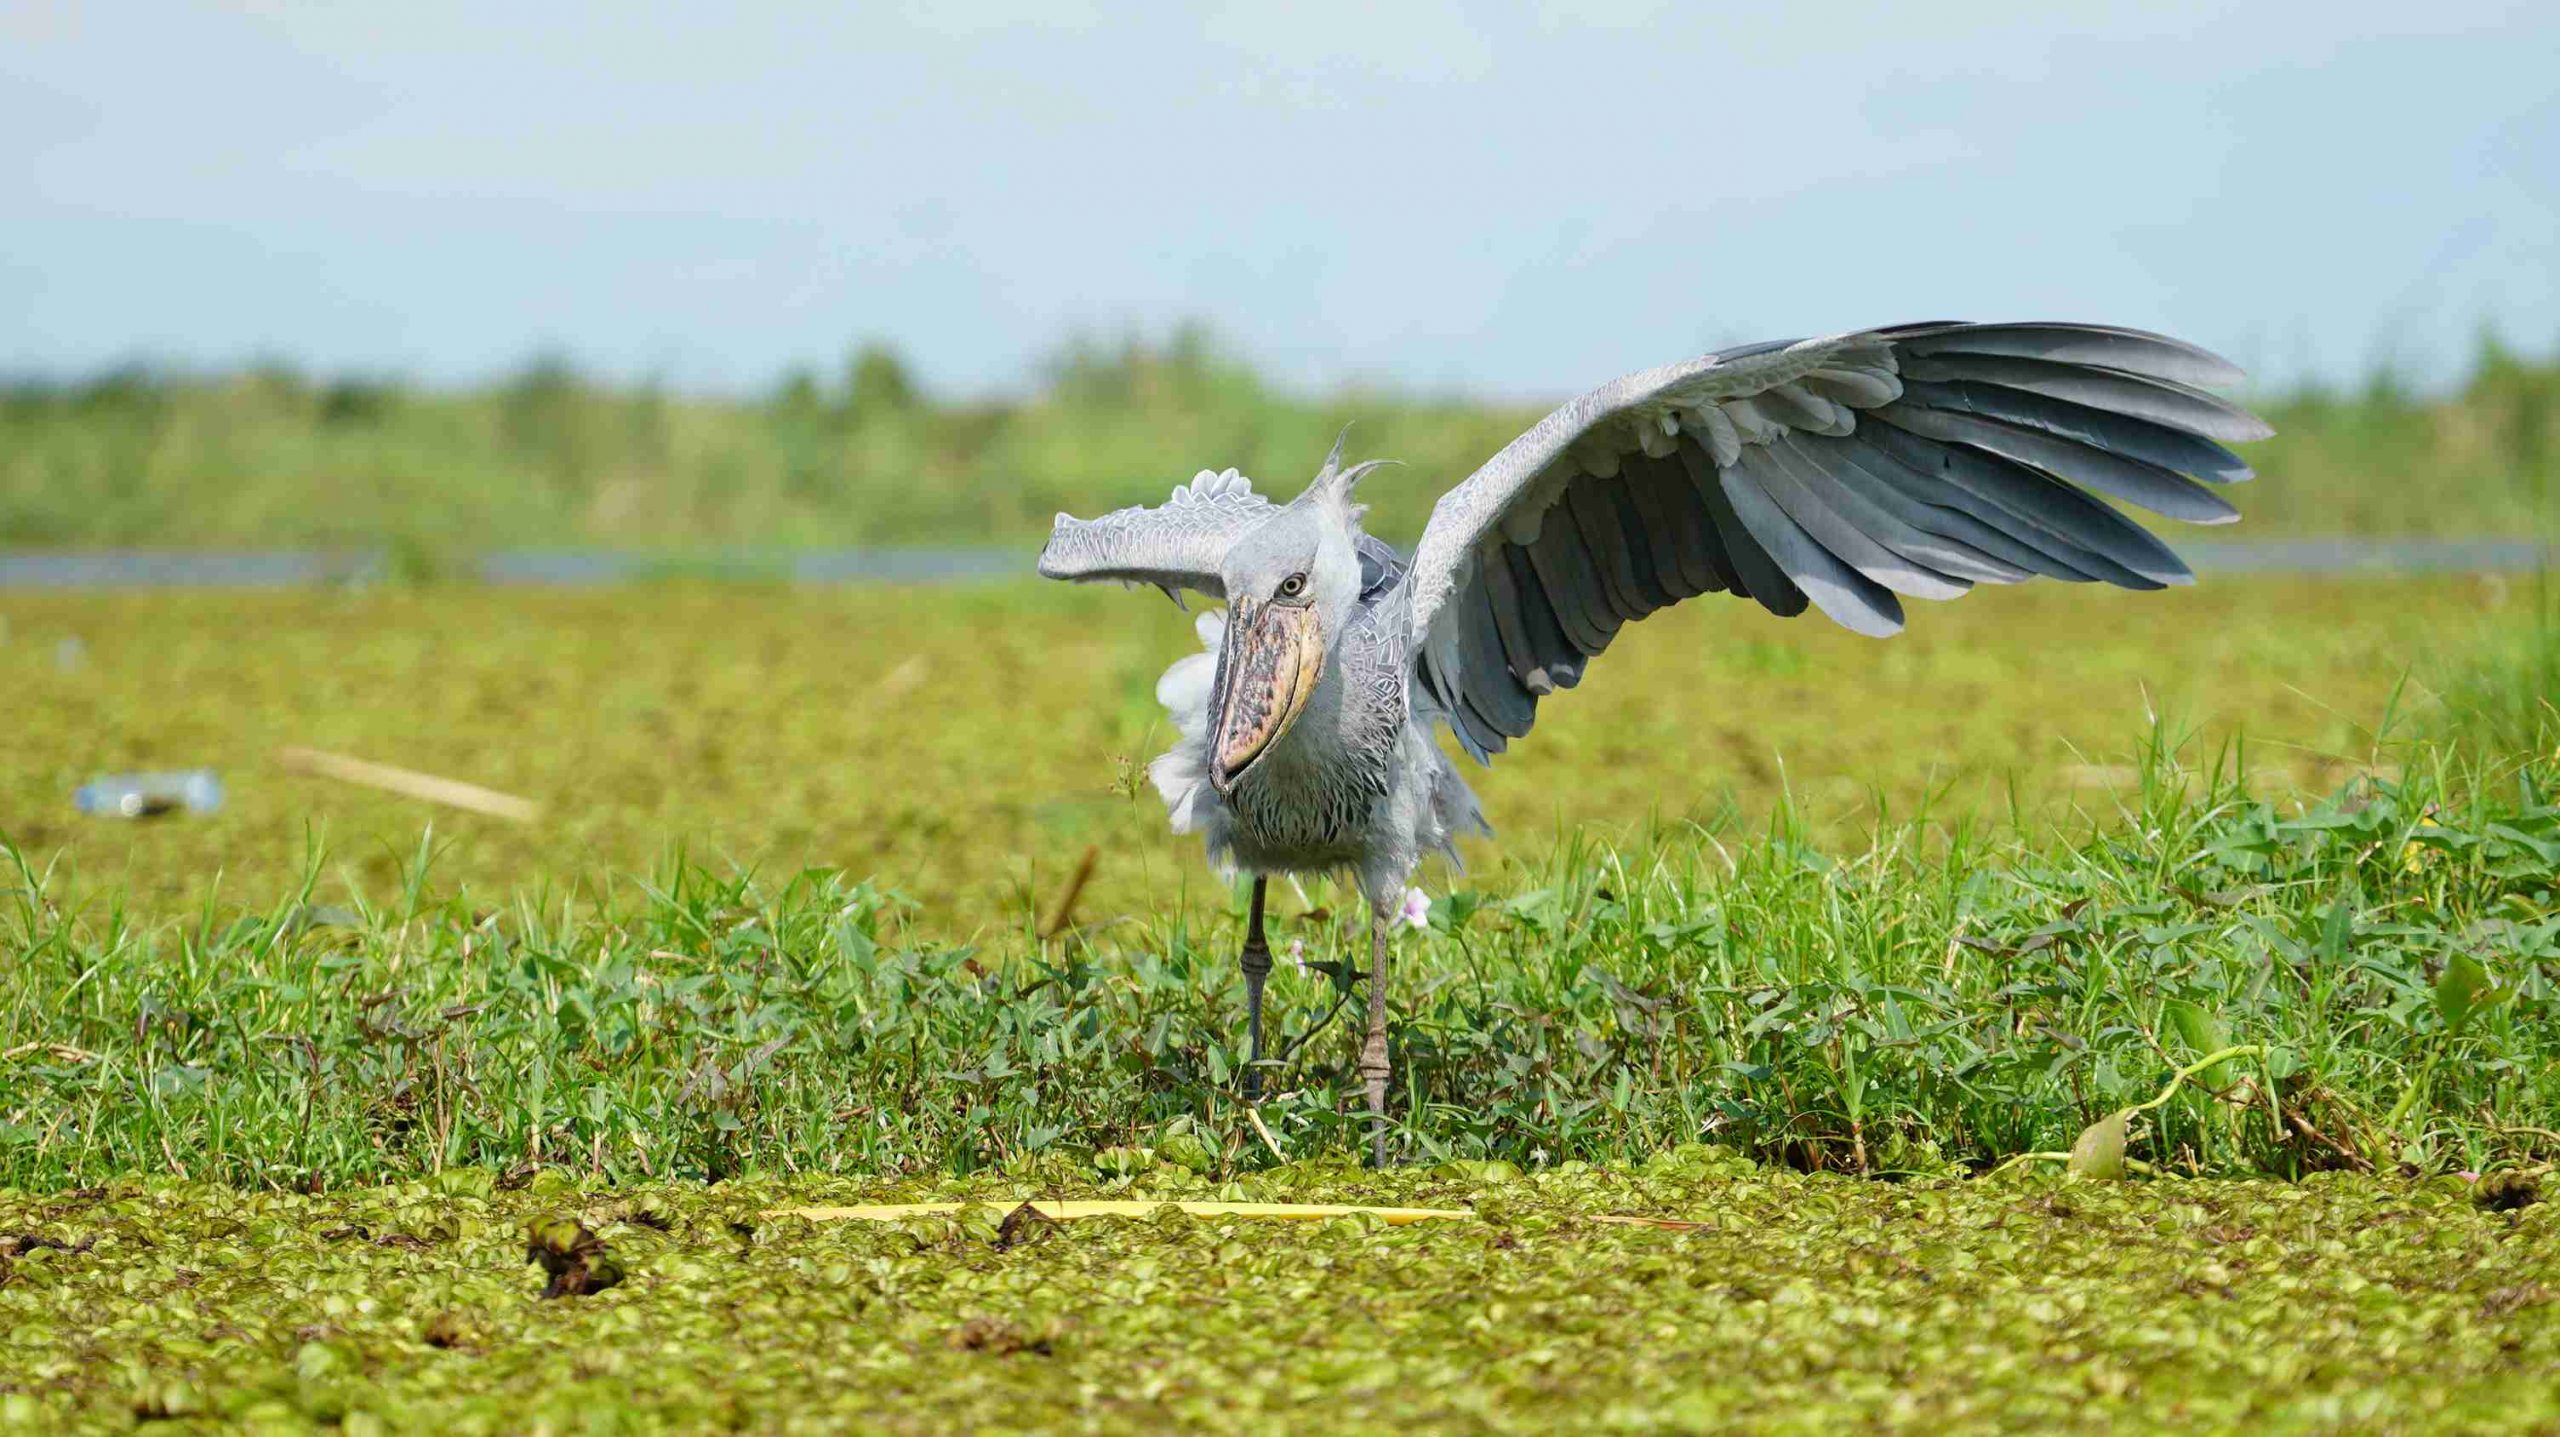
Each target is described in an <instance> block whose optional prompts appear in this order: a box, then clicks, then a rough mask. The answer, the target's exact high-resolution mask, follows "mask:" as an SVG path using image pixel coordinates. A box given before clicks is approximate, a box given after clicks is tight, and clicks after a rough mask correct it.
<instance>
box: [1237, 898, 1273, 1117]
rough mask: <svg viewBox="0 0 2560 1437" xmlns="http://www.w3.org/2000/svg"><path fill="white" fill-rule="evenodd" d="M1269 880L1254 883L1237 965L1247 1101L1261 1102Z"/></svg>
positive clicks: (1268, 957) (1268, 973)
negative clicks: (1264, 894) (1248, 1054)
mask: <svg viewBox="0 0 2560 1437" xmlns="http://www.w3.org/2000/svg"><path fill="white" fill-rule="evenodd" d="M1268 882H1269V880H1268V879H1262V878H1256V879H1255V880H1253V915H1252V916H1251V917H1250V918H1248V919H1246V920H1245V927H1244V952H1243V954H1242V955H1241V956H1239V957H1238V958H1237V960H1236V965H1237V966H1238V967H1240V968H1242V969H1244V1014H1245V1027H1246V1030H1247V1033H1248V1035H1249V1042H1250V1044H1251V1049H1252V1056H1251V1057H1250V1058H1249V1059H1247V1060H1246V1063H1245V1070H1244V1100H1245V1101H1246V1102H1248V1103H1254V1102H1260V1101H1261V1100H1262V985H1263V984H1264V983H1266V982H1268V981H1269V980H1270V978H1271V945H1270V944H1268V943H1265V942H1264V941H1263V940H1262V890H1263V886H1264V885H1265V884H1266V883H1268Z"/></svg>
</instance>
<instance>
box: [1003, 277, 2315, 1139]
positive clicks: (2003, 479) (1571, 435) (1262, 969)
mask: <svg viewBox="0 0 2560 1437" xmlns="http://www.w3.org/2000/svg"><path fill="white" fill-rule="evenodd" d="M2239 378H2240V375H2239V372H2238V371H2237V370H2236V369H2234V368H2233V367H2232V366H2231V365H2229V364H2227V363H2225V362H2224V361H2222V360H2220V359H2217V358H2215V357H2214V356H2212V355H2210V354H2207V353H2205V352H2204V351H2203V350H2200V349H2197V348H2195V347H2193V346H2191V345H2187V344H2184V343H2181V342H2179V341H2177V340H2173V339H2169V338H2166V337H2163V336H2161V335H2156V334H2146V333H2143V332H2141V331H2138V330H2130V329H2117V328H2111V327H2107V326H2101V325H2089V324H2056V323H2026V324H1959V323H1928V324H1906V325H1898V326H1895V327H1892V328H1887V329H1871V330H1862V331H1858V332H1856V333H1851V334H1841V335H1834V336H1831V337H1829V338H1822V339H1807V340H1799V341H1793V342H1783V341H1782V342H1777V343H1769V344H1753V345H1745V346H1743V347H1741V348H1738V349H1729V350H1725V351H1723V352H1721V353H1717V354H1710V355H1707V356H1705V357H1704V358H1701V359H1693V360H1690V361H1688V362H1686V363H1681V364H1671V365H1665V366H1663V367H1662V368H1659V369H1648V370H1645V371H1643V372H1642V373H1638V374H1630V375H1627V376H1626V377H1624V378H1621V379H1617V380H1614V381H1612V382H1610V383H1608V384H1604V385H1602V386H1601V387H1600V388H1598V389H1595V390H1592V391H1591V392H1590V393H1588V394H1585V395H1583V396H1581V397H1580V398H1578V399H1575V400H1573V401H1572V402H1571V403H1569V404H1566V405H1565V406H1564V407H1563V408H1561V409H1558V410H1556V411H1555V412H1554V413H1553V414H1550V415H1548V416H1547V417H1546V418H1544V419H1542V420H1540V421H1538V423H1537V425H1536V426H1535V427H1533V428H1531V429H1530V430H1529V431H1528V432H1527V433H1525V434H1523V435H1521V436H1520V437H1519V438H1517V439H1514V440H1513V441H1511V443H1510V444H1509V445H1507V446H1505V447H1504V449H1503V450H1502V452H1501V453H1499V454H1496V455H1494V456H1493V457H1492V458H1491V459H1490V460H1487V461H1486V462H1485V465H1484V467H1483V468H1481V469H1478V470H1477V471H1476V472H1475V473H1473V474H1471V475H1469V476H1467V478H1465V479H1464V480H1462V481H1460V482H1459V483H1458V484H1457V486H1456V487H1454V488H1452V489H1450V490H1449V491H1448V492H1447V493H1446V494H1444V495H1442V496H1441V498H1440V500H1439V502H1438V504H1437V505H1436V506H1435V507H1434V508H1433V509H1432V511H1431V522H1430V524H1429V526H1428V527H1426V528H1425V529H1424V530H1423V533H1422V538H1421V541H1420V542H1419V544H1417V545H1416V547H1415V548H1414V551H1413V553H1412V554H1411V555H1410V556H1408V555H1406V554H1403V553H1401V552H1400V551H1398V550H1397V549H1395V548H1394V547H1393V546H1391V545H1389V544H1386V543H1384V542H1382V541H1380V540H1378V539H1376V538H1374V537H1372V536H1370V535H1369V534H1367V533H1364V532H1363V531H1362V529H1361V515H1362V512H1363V508H1362V506H1361V505H1360V504H1358V503H1356V502H1354V498H1353V495H1354V491H1355V489H1356V488H1357V487H1358V485H1359V483H1360V481H1361V478H1362V477H1363V476H1364V475H1366V474H1368V473H1369V472H1370V471H1371V470H1372V469H1374V468H1376V467H1377V464H1378V462H1380V461H1372V462H1370V463H1365V464H1353V465H1348V466H1346V465H1344V464H1343V463H1342V446H1341V443H1340V442H1339V441H1337V442H1336V443H1335V445H1334V452H1333V454H1332V456H1331V457H1329V458H1327V459H1326V461H1325V463H1324V465H1323V467H1322V468H1321V469H1320V470H1318V471H1317V473H1316V476H1315V480H1314V482H1312V483H1311V484H1309V485H1308V486H1307V488H1306V490H1305V492H1303V493H1301V494H1299V495H1298V497H1297V498H1295V499H1293V500H1291V501H1290V502H1288V503H1286V504H1280V503H1274V502H1272V501H1271V500H1269V499H1266V498H1264V497H1263V496H1261V495H1260V494H1258V493H1256V492H1255V491H1254V488H1253V486H1252V484H1251V483H1250V482H1249V481H1248V480H1247V479H1245V478H1244V477H1242V476H1240V475H1238V474H1237V473H1236V472H1235V471H1234V470H1232V469H1230V470H1227V471H1225V472H1223V473H1210V472H1207V471H1203V472H1202V473H1201V474H1200V475H1199V477H1197V478H1195V479H1194V480H1192V482H1190V483H1189V484H1186V485H1181V486H1179V487H1177V488H1175V489H1174V491H1173V494H1172V497H1171V498H1169V499H1167V500H1166V501H1165V502H1164V503H1162V504H1159V505H1156V506H1153V507H1137V508H1129V509H1121V510H1118V511H1116V512H1113V513H1110V514H1105V515H1103V516H1102V517H1101V518H1098V519H1091V520H1082V519H1076V518H1073V517H1071V516H1069V515H1065V514H1061V515H1059V516H1058V518H1057V523H1056V527H1055V529H1054V530H1053V531H1052V533H1051V534H1050V536H1049V542H1048V545H1047V547H1046V548H1044V549H1043V550H1042V551H1041V554H1040V572H1041V573H1042V574H1043V575H1045V576H1047V577H1049V578H1053V579H1079V580H1092V579H1118V580H1123V581H1127V582H1131V583H1143V584H1152V585H1155V586H1157V587H1160V588H1162V589H1163V590H1164V591H1165V592H1166V593H1167V594H1168V595H1173V596H1175V597H1176V599H1177V602H1178V601H1179V595H1178V594H1177V592H1176V591H1178V590H1182V589H1190V590H1194V591H1196V592H1198V593H1200V594H1203V595H1206V596H1207V597H1209V598H1210V599H1213V600H1218V601H1221V602H1223V603H1224V604H1225V606H1226V608H1225V613H1224V617H1223V619H1220V618H1219V616H1218V615H1217V614H1216V613H1215V612H1212V613H1209V614H1207V615H1204V616H1203V617H1202V619H1201V620H1200V622H1199V625H1198V627H1199V631H1200V635H1201V640H1202V643H1203V645H1204V647H1205V651H1204V652H1202V653H1199V654H1195V655H1191V656H1189V657H1186V658H1184V659H1182V660H1181V661H1180V662H1178V663H1176V664H1175V665H1174V666H1173V668H1172V669H1171V670H1170V671H1168V672H1167V673H1166V674H1165V676H1164V679H1163V681H1162V682H1161V683H1160V684H1159V685H1158V686H1157V690H1156V692H1157V696H1158V697H1159V698H1160V699H1161V700H1162V701H1163V703H1164V704H1165V706H1166V708H1168V709H1169V710H1170V711H1171V712H1172V716H1173V721H1174V724H1175V727H1176V728H1177V729H1178V730H1179V733H1180V738H1179V740H1178V742H1176V744H1175V745H1174V747H1173V750H1172V751H1171V752H1169V753H1167V754H1164V755H1163V756H1162V757H1160V758H1157V759H1156V760H1155V761H1154V762H1153V763H1152V764H1151V765H1150V766H1149V769H1148V772H1149V775H1150V777H1151V778H1152V779H1153V781H1154V783H1155V786H1156V788H1157V790H1158V791H1159V792H1160V793H1161V794H1162V795H1163V796H1164V801H1165V804H1166V806H1167V807H1168V808H1169V809H1170V810H1171V812H1172V819H1173V827H1174V829H1175V831H1177V832H1182V833H1198V834H1199V835H1201V837H1202V838H1203V839H1205V840H1206V842H1207V846H1208V851H1209V858H1210V860H1211V862H1212V863H1214V864H1216V865H1218V866H1219V867H1220V868H1222V869H1224V870H1226V871H1229V872H1235V871H1241V872H1243V873H1245V874H1249V875H1251V876H1252V879H1253V890H1252V899H1251V916H1250V918H1249V920H1248V922H1247V925H1246V929H1245V935H1244V950H1243V954H1242V959H1241V963H1242V967H1243V971H1244V979H1245V1000H1246V1009H1247V1018H1246V1021H1247V1023H1248V1024H1249V1025H1250V1029H1251V1042H1250V1051H1251V1056H1252V1058H1253V1060H1254V1062H1255V1063H1256V1064H1259V1063H1260V1062H1261V1061H1262V1057H1263V1048H1262V992H1263V983H1264V980H1265V978H1266V976H1267V975H1268V974H1269V972H1270V969H1271V952H1270V948H1269V946H1268V944H1267V943H1266V942H1265V940H1264V936H1263V893H1264V888H1265V885H1266V884H1267V883H1268V881H1269V880H1270V879H1271V878H1272V877H1273V876H1274V875H1280V874H1342V875H1347V876H1349V877H1350V878H1352V879H1353V880H1355V881H1357V883H1358V884H1359V886H1360V891H1361V893H1362V894H1363V895H1364V896H1365V897H1366V898H1367V900H1368V903H1369V908H1370V913H1371V923H1370V963H1369V992H1368V998H1369V1030H1368V1038H1367V1041H1366V1043H1365V1044H1364V1045H1363V1046H1362V1048H1361V1052H1360V1064H1359V1068H1360V1074H1361V1076H1362V1078H1363V1079H1364V1080H1365V1082H1366V1085H1367V1089H1368V1103H1369V1126H1370V1142H1371V1148H1372V1156H1373V1159H1374V1160H1375V1161H1377V1162H1379V1163H1380V1164H1383V1163H1384V1162H1385V1160H1386V1095H1387V1079H1388V1073H1389V1064H1388V1052H1387V949H1388V936H1389V933H1390V927H1391V923H1392V921H1393V920H1394V918H1395V916H1396V915H1397V913H1398V911H1399V908H1400V905H1401V900H1402V898H1403V894H1404V892H1405V887H1406V883H1407V881H1408V880H1409V879H1410V878H1411V877H1412V875H1413V872H1414V870H1415V868H1416V867H1417V866H1418V865H1419V864H1420V863H1421V861H1422V860H1423V859H1424V858H1425V857H1426V856H1428V855H1431V854H1434V853H1441V854H1447V855H1449V856H1451V857H1452V858H1454V857H1455V856H1456V855H1455V848H1454V844H1453V840H1454V839H1455V837H1456V836H1457V835H1459V834H1461V833H1468V832H1479V833H1489V832H1490V830H1489V829H1488V828H1486V826H1485V823H1484V819H1483V816H1482V814H1481V813H1480V811H1479V810H1478V809H1477V806H1476V800H1475V796H1474V795H1473V794H1472V793H1470V792H1469V791H1468V788H1467V784H1466V782H1465V780H1464V779H1462V778H1461V777H1460V776H1459V773H1458V771H1457V768H1456V766H1455V765H1454V764H1453V763H1452V762H1451V761H1450V760H1449V758H1448V757H1447V756H1446V755H1445V754H1444V752H1443V751H1442V749H1441V747H1440V745H1439V744H1438V742H1437V741H1436V734H1435V731H1436V730H1440V729H1446V730H1447V731H1448V732H1449V734H1450V736H1451V737H1452V738H1453V739H1454V740H1455V741H1456V744H1457V746H1458V747H1459V748H1461V749H1463V750H1465V751H1466V752H1467V753H1468V754H1469V755H1471V756H1472V757H1474V758H1475V759H1476V760H1478V761H1479V762H1483V761H1487V760H1489V759H1490V758H1491V756H1492V755H1494V754H1497V753H1500V752H1502V751H1503V750H1504V748H1505V747H1507V746H1508V745H1509V744H1510V743H1511V742H1512V741H1513V740H1516V739H1519V738H1523V737H1525V736H1526V735H1527V734H1528V732H1529V730H1530V727H1531V726H1532V725H1533V724H1534V723H1535V722H1536V720H1537V717H1538V705H1539V703H1540V702H1541V701H1542V700H1544V699H1546V698H1547V697H1548V696H1549V695H1551V694H1553V693H1554V692H1555V691H1556V690H1558V689H1568V688H1572V687H1573V686H1574V685H1576V684H1578V683H1580V682H1582V678H1583V674H1584V670H1585V668H1586V667H1587V666H1588V665H1589V664H1590V663H1591V661H1592V660H1593V659H1595V658H1597V657H1599V656H1600V655H1601V654H1602V653H1604V652H1606V651H1607V649H1608V647H1609V641H1610V640H1611V639H1613V638H1615V637H1616V636H1617V633H1618V630H1619V628H1620V627H1621V626H1623V625H1625V624H1628V623H1631V622H1633V621H1635V620H1637V619H1641V618H1643V617H1644V616H1645V615H1647V614H1650V613H1653V612H1654V611H1655V610H1657V609H1662V608H1667V607H1669V606H1670V605H1672V604H1675V603H1678V602H1680V601H1681V600H1683V599H1688V598H1693V597H1696V596H1698V595H1702V594H1723V595H1730V596H1732V597H1733V598H1734V599H1741V600H1747V601H1749V602H1752V603H1756V604H1758V605H1759V606H1760V607H1762V608H1764V609H1767V610H1768V611H1769V612H1771V613H1773V614H1779V615H1794V614H1800V613H1803V612H1804V611H1805V610H1807V609H1808V608H1812V609H1819V610H1821V611H1822V612H1823V614H1824V615H1826V616H1828V617H1829V618H1830V619H1832V620H1833V621H1834V622H1836V623H1839V624H1842V625H1845V626H1847V627H1848V628H1850V629H1854V630H1856V631H1857V632H1859V633H1861V634H1870V635H1874V636H1877V637H1883V636H1886V635H1890V634H1892V633H1894V632H1896V631H1897V630H1899V629H1900V628H1901V627H1902V600H1903V599H1904V598H1916V599H1951V598H1954V597H1955V596H1956V595H1958V594H1961V593H1963V592H1965V591H1966V590H1967V589H1969V588H1971V587H1972V586H1973V585H1975V584H1978V583H1981V584H2012V583H2016V582H2018V581H2020V580H2022V579H2026V578H2029V577H2031V576H2034V575H2044V576H2046V577H2049V578H2055V579H2064V580H2069V581H2072V582H2077V583H2089V582H2098V583H2107V584H2113V585H2116V586H2118V587H2120V588H2126V589H2157V588H2161V587H2163V586H2165V585H2169V584H2183V583H2186V582H2189V581H2190V579H2191V577H2192V576H2191V575H2190V573H2189V571H2188V569H2187V567H2186V565H2185V564H2183V563H2181V562H2180V561H2179V559H2178V557H2177V555H2176V554H2174V553H2172V552H2171V551H2170V549H2169V548H2168V546H2167V545H2165V544H2163V543H2162V542H2161V541H2160V540H2159V539H2157V538H2155V537H2153V535H2152V534H2151V532H2150V531H2149V530H2147V529H2145V528H2144V527H2142V526H2141V525H2140V524H2137V523H2135V522H2134V521H2133V520H2132V519H2130V518H2127V517H2126V516H2125V514H2124V513H2122V512H2121V511H2119V510H2118V509H2117V508H2116V507H2114V506H2113V505H2112V504H2110V503H2108V502H2107V500H2109V499H2114V500H2121V501H2123V502H2125V503H2127V504H2131V505H2134V506H2137V507H2140V508H2143V509H2148V510H2151V511H2153V512H2155V513H2158V514H2162V515H2166V516H2168V517H2170V518H2173V519H2181V520H2185V521H2188V522H2190V523H2198V524H2220V523H2225V522H2228V521H2229V520H2232V519H2235V518H2237V517H2238V513H2237V511H2236V510H2234V509H2233V508H2232V507H2231V505H2230V504H2229V503H2228V502H2227V501H2226V500H2225V499H2224V498H2223V497H2222V495H2221V494H2220V493H2218V492H2216V488H2215V487H2214V486H2219V485H2223V484H2228V483H2231V482H2233V481H2235V480H2241V479H2246V478H2248V477H2249V469H2248V467H2247V466H2246V465H2244V464H2243V463H2242V462H2241V461H2240V460H2239V458H2238V457H2237V456H2235V455H2233V454H2232V453H2231V452H2230V451H2229V450H2228V449H2225V448H2224V447H2223V444H2224V443H2226V442H2239V441H2245V440H2252V439H2262V438H2264V437H2266V436H2267V435H2268V434H2269V433H2270V432H2271V431H2270V430H2269V429H2268V428H2267V426H2266V425H2265V424H2264V423H2262V422H2260V421H2259V420H2258V419H2257V418H2256V417H2255V416H2253V415H2251V414H2250V413H2249V412H2248V411H2246V410H2245V409H2242V408H2240V407H2239V406H2237V405H2235V404H2232V403H2230V402H2229V401H2227V400H2224V399H2221V398H2217V397H2216V396H2214V395H2213V394H2211V393H2210V392H2208V391H2209V389H2211V388H2213V387H2226V386H2229V385H2231V384H2233V383H2235V382H2236V381H2237V380H2238V379H2239ZM2199 480H2201V481H2203V482H2201V483H2199V482H2198V481H2199ZM2092 491H2094V492H2092ZM2100 496H2104V497H2100ZM1247 1075H1248V1076H1247V1093H1248V1096H1253V1095H1255V1094H1256V1093H1258V1090H1259V1075H1260V1068H1259V1067H1258V1066H1257V1067H1249V1068H1248V1069H1247Z"/></svg>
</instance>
